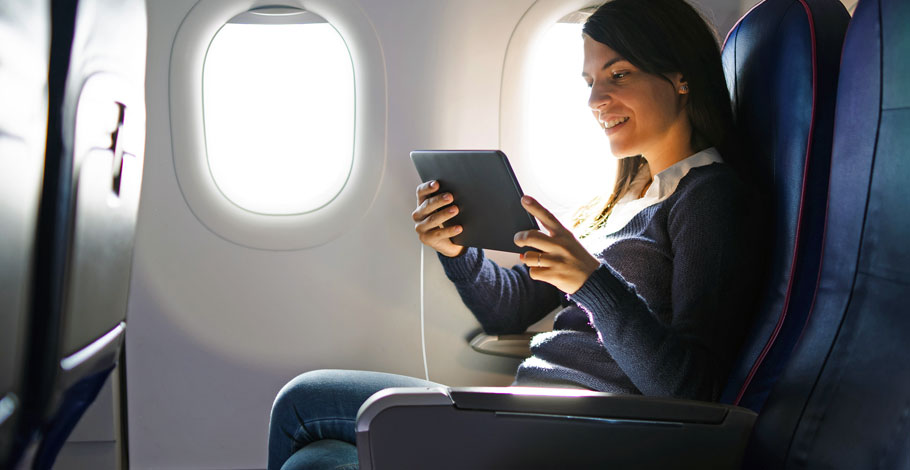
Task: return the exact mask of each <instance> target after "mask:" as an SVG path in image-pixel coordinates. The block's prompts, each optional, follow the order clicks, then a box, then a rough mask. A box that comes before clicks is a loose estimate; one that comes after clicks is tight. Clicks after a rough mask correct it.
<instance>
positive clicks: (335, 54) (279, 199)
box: [203, 15, 354, 215]
mask: <svg viewBox="0 0 910 470" xmlns="http://www.w3.org/2000/svg"><path fill="white" fill-rule="evenodd" d="M313 16H314V15H311V16H310V18H312V17H313ZM320 21H321V19H320ZM203 113H204V119H205V139H206V148H207V153H208V165H209V170H210V171H211V173H212V177H213V178H214V180H215V184H216V185H217V186H218V188H219V189H220V190H221V192H222V193H223V194H224V196H225V197H227V198H228V199H229V200H230V201H231V202H233V203H234V204H236V205H238V206H240V207H242V208H244V209H246V210H249V211H252V212H256V213H260V214H269V215H287V214H300V213H304V212H309V211H313V210H316V209H319V208H320V207H322V206H324V205H326V204H328V203H329V202H330V201H331V200H332V199H333V198H334V197H335V196H336V195H338V193H339V192H340V191H341V189H342V187H344V184H345V182H346V181H347V178H348V176H349V175H350V173H351V165H352V163H353V157H354V70H353V66H352V64H351V56H350V53H349V52H348V49H347V46H346V45H345V43H344V40H343V39H342V38H341V36H340V35H339V34H338V32H337V31H336V30H335V29H334V28H333V27H332V26H331V25H330V24H328V23H326V22H324V21H322V22H307V23H305V24H236V23H228V24H226V25H224V27H223V28H221V30H220V31H219V32H218V34H217V35H215V37H214V39H212V42H211V44H210V45H209V49H208V53H207V54H206V58H205V65H204V70H203Z"/></svg>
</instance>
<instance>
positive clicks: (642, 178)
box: [585, 147, 724, 239]
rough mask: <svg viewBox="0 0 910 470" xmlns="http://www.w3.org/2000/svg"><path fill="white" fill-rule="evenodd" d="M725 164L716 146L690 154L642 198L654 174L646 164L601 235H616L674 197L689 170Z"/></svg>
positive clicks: (661, 175) (659, 176)
mask: <svg viewBox="0 0 910 470" xmlns="http://www.w3.org/2000/svg"><path fill="white" fill-rule="evenodd" d="M723 161H724V160H723V158H721V156H720V153H719V152H718V151H717V149H715V148H714V147H710V148H707V149H705V150H702V151H701V152H698V153H695V154H693V155H690V156H688V157H686V158H684V159H682V160H680V161H678V162H676V163H674V164H673V165H671V166H670V167H668V168H666V169H664V170H663V171H661V172H660V173H658V174H656V175H654V181H653V182H652V183H651V186H650V187H649V188H648V191H647V192H646V193H645V195H644V196H643V197H641V198H639V197H638V195H639V194H641V190H642V188H644V186H645V185H646V184H647V183H648V179H649V176H650V172H651V170H650V168H649V167H648V165H647V164H645V165H643V166H642V167H641V168H640V169H639V170H638V173H637V174H636V175H635V178H634V179H633V180H632V184H631V185H630V187H629V191H628V192H626V194H625V196H623V197H622V198H621V199H620V200H619V201H617V203H616V205H615V206H614V207H613V210H612V211H611V212H610V216H609V217H608V218H607V223H606V224H604V226H603V228H601V229H600V230H598V232H600V233H601V234H610V233H613V232H616V231H618V230H620V229H621V228H623V227H625V226H626V225H627V224H628V223H629V221H631V220H632V218H634V217H635V216H636V215H638V213H639V212H641V211H642V210H643V209H645V208H646V207H649V206H653V205H654V204H657V203H658V202H661V201H663V200H664V199H666V198H668V197H670V196H671V195H672V194H673V192H674V191H676V187H677V186H679V182H680V181H681V180H682V179H683V178H684V177H685V176H686V175H687V174H689V170H691V169H692V168H698V167H700V166H706V165H710V164H712V163H721V162H723ZM585 238H588V239H593V238H596V236H595V235H594V234H592V235H589V236H587V237H585Z"/></svg>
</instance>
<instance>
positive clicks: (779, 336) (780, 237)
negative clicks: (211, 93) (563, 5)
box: [721, 0, 850, 412]
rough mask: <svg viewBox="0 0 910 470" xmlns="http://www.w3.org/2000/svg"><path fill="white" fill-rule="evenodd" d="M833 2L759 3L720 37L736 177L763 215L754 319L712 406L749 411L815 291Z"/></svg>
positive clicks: (780, 363)
mask: <svg viewBox="0 0 910 470" xmlns="http://www.w3.org/2000/svg"><path fill="white" fill-rule="evenodd" d="M849 20H850V15H849V14H848V13H847V10H846V9H845V8H844V6H843V5H842V4H841V3H840V2H838V1H830V0H780V1H778V0H765V1H762V2H760V3H758V4H757V5H755V6H754V7H753V8H752V9H751V10H750V11H749V12H748V13H747V14H746V15H744V16H743V18H742V19H740V21H739V22H738V23H737V24H736V25H735V26H734V27H733V28H732V29H731V30H730V34H729V35H728V36H727V39H726V41H725V42H724V48H723V54H722V58H723V63H724V72H725V75H726V76H727V86H728V88H729V90H730V97H731V102H732V104H733V110H734V115H735V116H736V120H737V124H736V130H737V137H738V138H739V143H740V148H741V149H742V151H744V152H746V151H748V153H747V154H746V156H747V157H748V158H746V159H745V163H746V165H745V168H743V170H744V172H745V173H746V174H748V175H750V176H751V177H752V178H754V181H755V182H756V183H757V185H758V189H759V191H760V192H761V194H762V196H764V197H763V198H762V205H763V206H764V207H766V208H767V210H768V211H769V212H770V214H769V215H770V217H768V218H767V223H768V224H769V225H770V227H771V228H770V230H768V232H767V233H768V234H770V235H771V240H769V242H770V245H771V246H769V247H767V248H766V249H767V250H768V251H767V253H768V272H767V275H766V281H765V286H764V288H763V290H762V291H761V295H760V297H758V298H759V299H760V301H759V308H758V311H757V312H755V316H754V319H753V322H752V325H751V326H750V330H749V332H748V334H747V335H746V339H745V341H744V343H743V347H742V349H741V351H740V354H739V357H738V359H737V361H736V362H735V363H734V366H733V368H732V370H731V373H730V378H729V380H728V383H727V386H726V387H725V389H724V391H723V392H722V394H721V401H722V402H724V403H730V404H733V405H738V406H743V407H746V408H749V409H751V410H753V411H755V412H759V411H760V410H761V406H762V403H764V400H765V398H766V397H767V395H768V393H769V392H770V390H771V387H772V386H773V385H774V383H775V382H776V381H777V378H778V376H779V375H780V372H781V370H782V369H783V367H784V365H785V364H786V362H787V359H788V358H789V356H790V353H791V351H792V350H793V346H794V344H795V342H796V340H797V339H798V338H799V336H800V334H801V333H802V331H803V328H804V326H805V323H806V318H807V316H808V313H809V310H810V307H811V305H812V299H813V298H814V295H815V289H816V285H817V283H818V275H819V274H818V271H819V264H820V262H821V246H822V233H823V232H824V225H825V201H826V199H827V193H828V171H829V167H830V161H831V142H832V133H833V131H834V103H835V97H836V94H837V73H838V67H839V62H840V53H841V47H842V46H843V42H844V34H845V33H846V31H847V23H848V22H849Z"/></svg>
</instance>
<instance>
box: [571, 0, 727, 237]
mask: <svg viewBox="0 0 910 470" xmlns="http://www.w3.org/2000/svg"><path fill="white" fill-rule="evenodd" d="M584 34H585V35H587V36H590V37H591V39H593V40H595V41H597V42H599V43H601V44H604V45H606V46H607V47H609V48H610V49H613V50H614V51H616V53H618V54H619V55H620V56H622V57H623V58H625V59H626V60H628V61H629V62H631V63H632V64H633V65H635V67H637V68H638V69H640V70H642V71H643V72H645V73H650V74H653V75H657V76H658V77H662V78H664V79H666V80H667V81H668V82H670V83H671V84H672V83H673V82H672V81H671V80H670V79H669V78H667V74H670V73H674V72H679V73H681V74H682V76H683V78H684V80H686V82H687V84H688V85H689V94H688V98H687V101H686V115H687V116H688V118H689V122H690V123H691V125H692V136H691V146H692V148H693V149H694V150H695V151H700V150H704V149H706V148H708V147H716V148H717V149H718V150H719V151H720V153H721V154H722V155H723V156H724V160H725V161H726V162H727V163H734V165H733V166H734V167H737V166H738V165H736V164H735V163H736V162H731V161H730V158H731V157H735V152H730V151H728V150H730V149H729V146H730V142H729V141H730V139H729V136H730V135H731V129H732V125H733V111H732V109H731V106H730V94H729V92H728V91H727V82H726V80H725V79H724V70H723V65H722V63H721V58H720V48H719V46H718V38H717V35H716V34H715V32H714V29H713V28H711V27H710V26H709V25H708V22H707V21H706V20H705V19H704V18H703V17H702V16H701V15H700V14H699V13H698V11H696V10H695V9H694V8H693V7H692V6H691V5H689V4H688V3H686V2H685V1H684V0H612V1H610V2H607V3H605V4H603V5H601V6H600V7H599V8H598V9H597V11H595V12H594V14H592V15H591V17H590V18H588V21H587V22H585V26H584ZM643 160H644V159H643V157H642V156H641V155H637V156H634V157H626V158H621V159H619V160H618V161H617V171H616V184H615V185H614V187H613V192H612V194H610V196H609V197H608V198H606V200H604V199H603V198H602V197H601V198H597V199H595V200H594V201H592V202H591V203H589V204H587V205H586V206H584V207H582V208H581V209H580V210H579V211H578V212H577V213H576V215H575V223H574V227H575V228H581V229H583V230H586V233H585V234H584V235H587V234H590V233H591V232H593V231H594V230H596V229H597V228H599V227H600V226H602V225H603V224H604V223H605V222H606V220H607V218H608V217H609V215H610V213H611V212H612V210H613V207H614V206H615V205H616V202H617V201H619V199H621V198H622V197H623V196H624V195H625V194H626V193H627V192H628V191H629V187H630V185H631V183H632V180H633V178H634V177H635V174H636V173H637V172H638V170H639V169H640V168H641V166H642V164H643ZM584 235H582V236H584Z"/></svg>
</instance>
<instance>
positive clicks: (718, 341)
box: [440, 163, 758, 400]
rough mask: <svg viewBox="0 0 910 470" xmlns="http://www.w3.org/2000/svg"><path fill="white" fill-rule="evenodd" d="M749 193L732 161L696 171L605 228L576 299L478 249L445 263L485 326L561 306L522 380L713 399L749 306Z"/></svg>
mask: <svg viewBox="0 0 910 470" xmlns="http://www.w3.org/2000/svg"><path fill="white" fill-rule="evenodd" d="M750 200H751V199H750V198H749V197H748V192H747V191H746V190H745V189H744V185H743V184H742V182H741V181H740V180H739V179H738V178H737V177H736V175H735V174H734V172H733V171H732V170H731V169H730V168H729V167H728V166H727V165H725V164H722V163H715V164H711V165H708V166H703V167H698V168H693V169H691V170H690V171H689V173H688V174H687V175H686V176H685V177H684V178H683V179H682V180H681V181H680V182H679V186H677V188H676V191H675V192H674V193H673V194H672V195H670V197H668V198H667V199H665V200H663V201H661V202H659V203H657V204H654V205H652V206H649V207H647V208H646V209H644V210H642V211H641V212H640V213H639V214H638V215H636V216H635V217H634V218H633V219H632V220H631V221H630V222H629V223H628V224H627V225H626V226H625V227H624V228H622V229H620V230H619V231H617V232H615V233H612V234H609V235H607V237H608V240H607V241H608V243H607V247H606V248H605V249H604V250H603V251H602V252H600V253H595V254H594V255H595V256H596V257H597V258H598V259H600V261H601V265H600V268H598V269H597V270H596V271H595V272H594V273H593V274H592V275H591V277H590V278H588V280H587V281H586V282H585V284H584V285H582V287H581V288H580V289H579V290H578V291H577V292H575V293H574V294H572V295H571V296H565V295H564V294H563V293H562V292H560V291H559V290H557V289H556V288H555V287H553V286H552V285H550V284H546V283H544V282H540V281H535V280H533V279H531V278H530V276H529V274H528V269H527V267H526V266H524V265H516V266H515V267H513V268H511V269H505V268H502V267H500V266H497V265H496V264H495V263H494V262H493V261H491V260H489V259H486V258H484V256H483V252H482V251H481V250H478V249H476V248H469V249H467V250H465V253H464V254H463V255H461V256H458V257H455V258H448V257H445V256H442V255H440V259H441V261H442V264H443V267H444V269H445V272H446V275H447V276H448V277H449V279H451V280H452V281H453V282H454V284H455V286H456V288H457V289H458V292H459V294H460V295H461V297H462V299H463V300H464V302H465V304H466V305H467V306H468V308H469V309H470V310H471V311H472V312H473V313H474V315H475V316H476V317H477V319H478V320H479V321H480V323H481V326H482V327H483V329H484V331H485V332H487V333H488V334H509V333H518V332H522V331H524V330H525V329H526V328H527V327H528V326H530V325H531V324H533V323H534V322H536V321H538V320H540V319H541V318H543V317H544V316H545V315H546V314H547V313H549V312H551V311H552V310H553V309H554V308H556V307H557V306H559V305H560V304H562V305H563V306H564V307H565V308H563V309H562V311H560V312H559V313H558V314H557V316H556V320H555V322H554V325H553V331H551V332H546V333H540V334H538V335H536V336H535V337H534V338H533V339H532V341H531V351H532V354H533V355H532V357H530V358H528V359H527V360H525V361H524V362H523V363H522V364H521V365H520V366H519V368H518V372H517V374H516V380H515V384H516V385H547V384H560V383H566V382H568V383H572V384H577V385H581V386H584V387H587V388H590V389H593V390H599V391H605V392H616V393H630V394H645V395H654V396H675V397H685V398H693V399H700V400H714V399H716V398H717V397H718V395H719V393H720V390H721V389H722V388H723V386H724V382H725V381H726V376H727V374H728V372H729V368H730V366H731V363H732V361H733V357H734V355H735V354H736V353H737V351H738V348H739V346H740V342H741V340H742V336H743V333H744V330H745V328H746V325H747V324H748V320H749V316H750V314H751V312H752V311H753V308H752V306H753V300H754V296H753V295H752V294H751V293H752V292H754V291H755V290H756V289H755V282H756V279H757V277H756V271H757V269H756V262H757V256H755V255H756V253H757V250H755V246H756V244H755V242H756V240H755V239H754V237H755V234H756V233H757V230H756V226H755V224H756V222H755V221H757V220H758V219H757V218H756V217H754V215H753V211H752V209H751V206H750Z"/></svg>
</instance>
